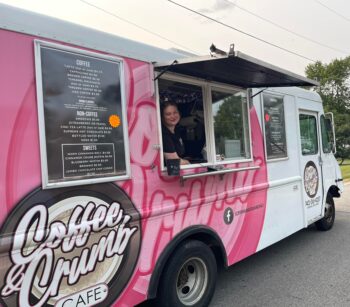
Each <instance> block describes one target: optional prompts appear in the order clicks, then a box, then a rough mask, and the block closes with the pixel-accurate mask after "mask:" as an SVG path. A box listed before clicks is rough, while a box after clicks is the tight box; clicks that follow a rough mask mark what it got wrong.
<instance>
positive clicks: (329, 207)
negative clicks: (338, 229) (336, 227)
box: [315, 196, 335, 231]
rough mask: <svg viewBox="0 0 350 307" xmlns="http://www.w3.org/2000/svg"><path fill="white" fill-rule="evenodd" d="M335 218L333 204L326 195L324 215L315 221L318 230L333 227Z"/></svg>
mask: <svg viewBox="0 0 350 307" xmlns="http://www.w3.org/2000/svg"><path fill="white" fill-rule="evenodd" d="M334 220H335V206H334V201H333V198H332V197H331V196H327V200H326V206H325V213H324V217H323V218H322V219H320V220H319V221H317V222H316V223H315V224H316V227H317V229H318V230H322V231H327V230H330V229H331V228H332V227H333V224H334Z"/></svg>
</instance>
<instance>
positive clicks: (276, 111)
mask: <svg viewBox="0 0 350 307" xmlns="http://www.w3.org/2000/svg"><path fill="white" fill-rule="evenodd" d="M263 106H264V108H263V110H264V129H265V148H266V157H267V159H268V160H272V159H282V158H286V157H287V141H286V126H285V116H284V104H283V97H281V96H276V95H271V94H264V95H263Z"/></svg>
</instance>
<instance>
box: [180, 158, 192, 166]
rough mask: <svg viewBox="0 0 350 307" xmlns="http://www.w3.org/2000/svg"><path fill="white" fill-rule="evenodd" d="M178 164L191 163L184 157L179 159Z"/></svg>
mask: <svg viewBox="0 0 350 307" xmlns="http://www.w3.org/2000/svg"><path fill="white" fill-rule="evenodd" d="M180 164H181V165H187V164H191V163H190V161H188V160H186V159H181V160H180Z"/></svg>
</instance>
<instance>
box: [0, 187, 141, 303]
mask: <svg viewBox="0 0 350 307" xmlns="http://www.w3.org/2000/svg"><path fill="white" fill-rule="evenodd" d="M140 242H141V228H140V215H139V213H138V212H137V210H136V209H135V207H134V205H133V204H132V202H131V200H130V199H129V198H128V197H127V195H126V194H125V193H124V192H123V191H122V190H121V189H120V188H119V187H117V186H116V185H114V184H111V183H110V184H101V185H93V186H87V187H79V188H74V187H71V188H64V189H55V190H42V189H37V190H36V191H34V192H33V193H31V194H30V195H28V196H27V197H26V198H25V199H23V200H22V201H21V202H20V203H19V204H18V205H17V206H16V207H15V209H14V210H13V211H12V212H11V214H10V215H9V216H8V218H7V219H6V222H5V223H4V225H3V226H2V228H1V232H0V246H1V247H2V250H4V249H5V254H3V253H4V252H3V251H2V255H5V256H4V257H3V258H4V260H3V264H2V266H1V267H0V276H4V277H5V278H3V279H2V280H0V297H1V302H2V303H3V304H4V305H5V306H15V305H17V306H28V307H30V306H59V307H61V306H62V307H63V306H64V307H69V306H109V305H111V304H112V303H113V302H114V301H115V300H116V299H117V298H118V296H119V294H120V293H121V292H122V290H123V289H124V287H125V286H126V284H127V283H128V281H129V279H130V277H131V275H132V273H133V271H134V268H135V265H136V262H137V259H138V255H139V251H140Z"/></svg>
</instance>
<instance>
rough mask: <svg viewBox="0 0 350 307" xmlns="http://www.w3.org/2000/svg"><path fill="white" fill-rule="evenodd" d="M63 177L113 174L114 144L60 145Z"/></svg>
mask: <svg viewBox="0 0 350 307" xmlns="http://www.w3.org/2000/svg"><path fill="white" fill-rule="evenodd" d="M62 156H63V161H64V164H63V174H64V177H81V176H82V177H87V176H95V175H101V174H105V175H107V174H114V173H115V165H114V144H62Z"/></svg>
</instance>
